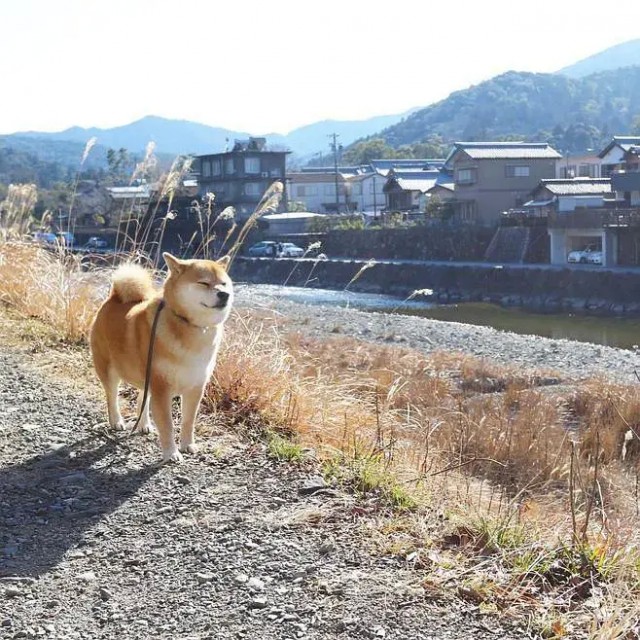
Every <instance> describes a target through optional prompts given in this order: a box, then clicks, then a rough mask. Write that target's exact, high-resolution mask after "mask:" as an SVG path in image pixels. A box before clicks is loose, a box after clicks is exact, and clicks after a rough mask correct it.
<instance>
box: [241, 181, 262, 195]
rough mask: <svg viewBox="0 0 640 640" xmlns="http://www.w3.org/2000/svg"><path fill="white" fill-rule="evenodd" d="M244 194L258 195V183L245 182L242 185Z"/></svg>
mask: <svg viewBox="0 0 640 640" xmlns="http://www.w3.org/2000/svg"><path fill="white" fill-rule="evenodd" d="M244 195H245V196H259V195H260V185H259V184H258V183H257V182H247V183H246V184H245V185H244Z"/></svg>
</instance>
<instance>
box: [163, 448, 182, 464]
mask: <svg viewBox="0 0 640 640" xmlns="http://www.w3.org/2000/svg"><path fill="white" fill-rule="evenodd" d="M162 462H164V463H169V462H174V463H178V464H179V463H180V462H182V454H181V453H180V451H178V449H177V448H174V449H169V451H163V452H162Z"/></svg>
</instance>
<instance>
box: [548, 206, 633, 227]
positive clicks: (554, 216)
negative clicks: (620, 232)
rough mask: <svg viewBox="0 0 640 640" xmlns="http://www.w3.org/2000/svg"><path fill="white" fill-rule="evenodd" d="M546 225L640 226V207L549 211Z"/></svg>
mask: <svg viewBox="0 0 640 640" xmlns="http://www.w3.org/2000/svg"><path fill="white" fill-rule="evenodd" d="M548 226H549V227H550V228H555V229H569V228H573V229H598V228H601V227H640V208H639V207H635V208H633V209H576V210H575V211H568V212H566V213H559V212H552V213H549V218H548Z"/></svg>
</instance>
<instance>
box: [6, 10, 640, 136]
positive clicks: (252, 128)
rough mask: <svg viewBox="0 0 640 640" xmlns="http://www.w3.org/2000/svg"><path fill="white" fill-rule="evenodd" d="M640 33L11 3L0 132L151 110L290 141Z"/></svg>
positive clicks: (634, 28)
mask: <svg viewBox="0 0 640 640" xmlns="http://www.w3.org/2000/svg"><path fill="white" fill-rule="evenodd" d="M609 9H610V10H611V15H610V16H608V15H607V11H608V10H609ZM638 37H640V1H638V0H617V2H615V3H606V2H601V1H600V2H593V1H589V0H581V1H580V2H562V1H561V0H537V1H533V2H524V1H521V0H455V1H453V2H449V1H444V0H442V1H440V2H435V1H434V0H412V1H408V0H394V1H392V2H365V1H364V0H320V1H318V2H305V1H304V0H299V1H290V0H279V1H275V2H266V1H258V0H223V1H220V0H188V1H184V2H180V1H179V0H173V1H172V2H169V1H165V0H108V1H107V0H101V1H99V2H98V1H96V0H0V77H1V78H2V79H3V81H4V82H3V84H4V86H3V90H2V106H1V107H0V133H11V132H15V131H22V130H43V131H57V130H61V129H64V128H66V127H69V126H72V125H79V126H83V127H89V126H98V127H113V126H118V125H123V124H127V123H129V122H131V121H133V120H135V119H137V118H140V117H142V116H145V115H149V114H153V115H159V116H165V117H168V118H180V119H186V120H194V121H197V122H201V123H204V124H209V125H213V126H221V127H226V128H229V129H234V130H240V131H246V132H249V133H252V134H264V133H270V132H279V133H287V132H288V131H290V130H291V129H294V128H296V127H299V126H302V125H305V124H311V123H312V122H316V121H318V120H325V119H341V120H356V119H363V118H368V117H371V116H375V115H385V114H395V113H401V112H404V111H405V110H407V109H409V108H411V107H416V106H426V105H428V104H430V103H432V102H435V101H437V100H440V99H442V98H444V97H446V96H447V95H448V94H449V93H451V92H452V91H455V90H458V89H464V88H466V87H468V86H469V85H471V84H475V83H478V82H481V81H482V80H486V79H488V78H490V77H492V76H494V75H497V74H499V73H502V72H504V71H507V70H510V69H514V70H517V71H544V72H551V71H556V70H558V69H559V68H561V67H563V66H566V65H568V64H571V63H573V62H576V61H577V60H579V59H581V58H584V57H586V56H588V55H591V54H592V53H596V52H598V51H600V50H602V49H605V48H607V47H610V46H612V45H614V44H618V43H620V42H624V41H626V40H631V39H634V38H638Z"/></svg>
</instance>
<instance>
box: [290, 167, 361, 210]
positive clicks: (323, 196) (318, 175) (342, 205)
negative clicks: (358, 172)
mask: <svg viewBox="0 0 640 640" xmlns="http://www.w3.org/2000/svg"><path fill="white" fill-rule="evenodd" d="M348 177H349V175H346V176H345V175H344V174H342V173H340V172H337V173H336V172H335V171H334V170H331V171H322V172H320V171H299V172H296V173H290V174H288V175H287V191H288V193H289V200H291V201H293V202H296V203H300V204H301V205H302V206H303V207H304V209H305V210H306V211H312V212H315V213H345V212H348V211H353V210H354V209H355V204H354V203H353V201H352V200H351V189H350V183H349V181H348Z"/></svg>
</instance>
